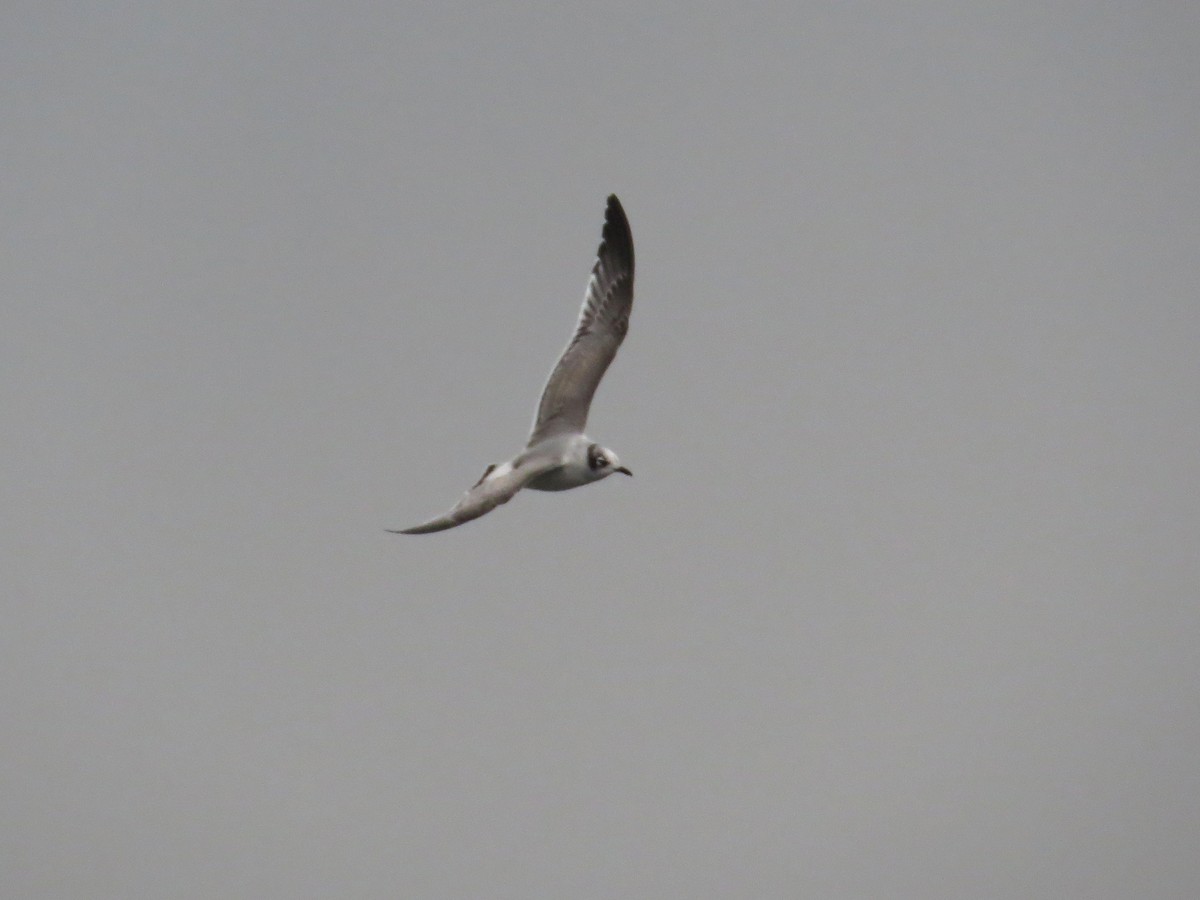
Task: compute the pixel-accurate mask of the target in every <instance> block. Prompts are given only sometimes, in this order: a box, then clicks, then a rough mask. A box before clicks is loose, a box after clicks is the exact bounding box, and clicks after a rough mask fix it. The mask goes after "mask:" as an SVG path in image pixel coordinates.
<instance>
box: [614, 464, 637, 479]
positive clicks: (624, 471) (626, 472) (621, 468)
mask: <svg viewBox="0 0 1200 900" xmlns="http://www.w3.org/2000/svg"><path fill="white" fill-rule="evenodd" d="M613 471H614V472H620V473H621V474H622V475H628V476H629V477H630V478H632V477H633V473H632V472H630V471H629V470H628V469H627V468H625V467H624V466H617V467H616V468H615V469H613Z"/></svg>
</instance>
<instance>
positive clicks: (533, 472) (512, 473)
mask: <svg viewBox="0 0 1200 900" xmlns="http://www.w3.org/2000/svg"><path fill="white" fill-rule="evenodd" d="M510 465H511V464H510V463H505V464H504V466H502V467H500V469H499V470H498V471H496V472H495V474H493V471H492V467H490V466H489V467H488V470H487V471H486V472H484V474H483V477H482V478H480V479H479V480H478V481H477V482H475V486H474V487H472V488H471V489H470V490H469V491H467V492H466V493H465V494H463V496H462V499H461V500H459V501H458V503H456V504H455V505H454V508H453V509H452V510H450V512H448V513H446V514H445V515H443V516H438V517H437V518H436V519H430V520H429V521H428V522H423V523H421V524H420V525H414V526H413V527H412V528H403V529H400V530H394V529H391V528H388V529H386V530H387V531H389V532H391V533H392V534H429V533H431V532H434V531H445V530H446V529H447V528H455V527H457V526H459V525H461V524H463V523H464V522H470V521H471V520H472V519H478V518H479V517H480V516H482V515H484V514H485V513H490V512H491V511H492V510H493V509H495V508H496V507H497V506H500V505H501V504H502V503H507V502H508V501H509V500H511V499H512V498H513V496H514V495H515V494H516V493H517V491H519V490H520V489H521V488H523V487H525V485H527V484H529V482H531V481H532V480H533V479H535V478H537V477H538V476H539V475H542V474H544V473H546V472H548V471H549V470H550V469H553V468H555V466H557V465H559V461H558V460H555V459H547V460H542V461H538V460H525V461H521V462H518V463H517V464H516V466H515V467H512V468H510Z"/></svg>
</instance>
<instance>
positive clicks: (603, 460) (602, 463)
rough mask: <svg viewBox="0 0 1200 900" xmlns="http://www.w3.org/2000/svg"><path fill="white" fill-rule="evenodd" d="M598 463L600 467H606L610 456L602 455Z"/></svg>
mask: <svg viewBox="0 0 1200 900" xmlns="http://www.w3.org/2000/svg"><path fill="white" fill-rule="evenodd" d="M596 465H597V466H599V467H600V468H604V467H605V466H607V465H608V457H606V456H601V457H599V458H597V459H596Z"/></svg>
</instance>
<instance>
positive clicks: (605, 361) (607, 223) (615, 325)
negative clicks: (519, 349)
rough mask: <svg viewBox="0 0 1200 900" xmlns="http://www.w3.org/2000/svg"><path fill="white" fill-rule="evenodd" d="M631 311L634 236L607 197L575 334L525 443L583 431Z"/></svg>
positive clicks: (616, 203)
mask: <svg viewBox="0 0 1200 900" xmlns="http://www.w3.org/2000/svg"><path fill="white" fill-rule="evenodd" d="M632 309H633V234H632V233H631V232H630V230H629V220H628V219H627V218H626V216H625V210H624V209H623V208H622V207H621V201H620V200H618V199H617V197H616V195H615V194H614V195H611V196H610V197H609V198H608V206H607V208H606V209H605V211H604V231H603V234H602V236H601V240H600V249H599V250H598V251H597V254H596V264H595V265H594V266H593V267H592V277H591V278H590V279H589V281H588V286H587V293H585V294H584V298H583V308H582V309H581V310H580V313H579V322H578V324H577V325H576V327H575V334H574V336H573V337H572V338H571V342H570V343H569V344H567V349H566V350H564V351H563V354H562V356H561V357H559V360H558V363H557V364H556V365H555V366H554V371H552V372H551V373H550V378H549V380H548V381H547V382H546V387H545V388H544V389H543V390H542V399H541V402H539V403H538V410H537V416H536V417H535V419H534V423H533V432H532V433H531V434H530V436H529V444H528V446H530V447H532V446H533V445H534V444H536V443H538V442H539V441H542V440H544V439H546V438H548V437H551V436H553V435H556V434H562V433H564V432H582V431H583V429H584V426H586V424H587V416H588V408H589V407H590V406H591V404H592V396H593V395H594V394H595V393H596V388H597V387H598V386H599V384H600V379H601V378H603V377H604V373H605V372H606V371H607V370H608V366H609V364H610V363H611V362H612V361H613V358H614V357H615V356H616V355H617V348H618V347H620V346H621V341H623V340H624V339H625V332H626V331H628V330H629V314H630V312H631V311H632Z"/></svg>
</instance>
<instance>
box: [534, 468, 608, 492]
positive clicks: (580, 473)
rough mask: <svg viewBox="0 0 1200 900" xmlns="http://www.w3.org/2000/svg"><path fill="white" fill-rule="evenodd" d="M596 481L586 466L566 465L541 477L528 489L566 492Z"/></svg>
mask: <svg viewBox="0 0 1200 900" xmlns="http://www.w3.org/2000/svg"><path fill="white" fill-rule="evenodd" d="M594 480H595V479H594V478H592V477H591V472H589V471H588V468H587V466H586V465H584V466H572V465H565V466H559V467H558V468H557V469H551V470H550V471H549V472H546V473H545V474H544V475H539V476H538V477H537V478H535V479H533V481H531V482H529V484H528V485H526V487H531V488H533V489H534V490H535V491H566V490H570V489H571V488H574V487H579V486H580V485H583V484H589V483H591V482H592V481H594Z"/></svg>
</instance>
